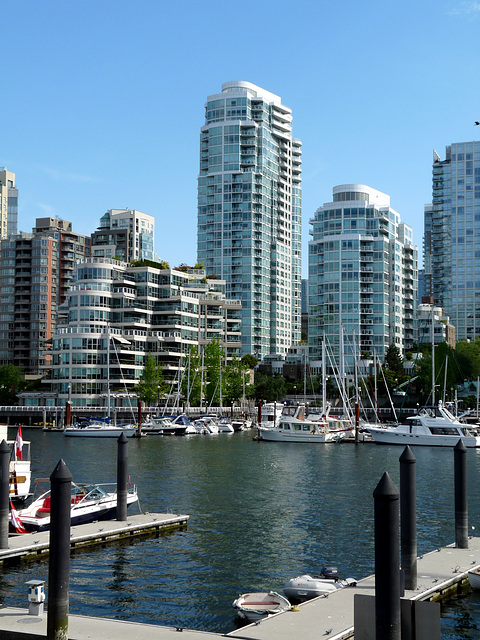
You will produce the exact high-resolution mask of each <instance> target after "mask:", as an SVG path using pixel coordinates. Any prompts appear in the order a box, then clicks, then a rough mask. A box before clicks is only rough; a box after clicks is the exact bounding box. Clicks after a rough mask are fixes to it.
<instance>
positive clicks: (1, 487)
mask: <svg viewBox="0 0 480 640" xmlns="http://www.w3.org/2000/svg"><path fill="white" fill-rule="evenodd" d="M9 501H10V447H9V446H8V444H7V443H6V441H5V440H2V442H1V444H0V549H8V506H9Z"/></svg>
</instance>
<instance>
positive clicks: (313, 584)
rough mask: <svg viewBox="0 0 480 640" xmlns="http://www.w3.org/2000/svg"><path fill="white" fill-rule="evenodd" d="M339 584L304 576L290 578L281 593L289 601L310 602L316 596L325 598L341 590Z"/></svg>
mask: <svg viewBox="0 0 480 640" xmlns="http://www.w3.org/2000/svg"><path fill="white" fill-rule="evenodd" d="M341 586H342V585H341V584H339V583H338V582H336V581H335V580H326V579H320V578H319V579H315V578H313V577H312V576H308V575H304V576H298V577H297V578H292V579H291V580H289V581H288V582H287V583H286V585H285V586H284V587H283V593H284V594H285V595H286V596H287V598H288V599H289V600H298V601H300V602H303V601H304V600H311V599H312V598H318V596H326V595H328V594H329V593H333V592H334V591H336V590H337V589H340V588H341Z"/></svg>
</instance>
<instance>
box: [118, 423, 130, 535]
mask: <svg viewBox="0 0 480 640" xmlns="http://www.w3.org/2000/svg"><path fill="white" fill-rule="evenodd" d="M117 442H118V448H117V520H119V521H120V522H123V521H125V520H126V519H127V482H128V440H127V437H126V435H125V434H124V433H122V434H121V436H120V437H119V438H118V440H117Z"/></svg>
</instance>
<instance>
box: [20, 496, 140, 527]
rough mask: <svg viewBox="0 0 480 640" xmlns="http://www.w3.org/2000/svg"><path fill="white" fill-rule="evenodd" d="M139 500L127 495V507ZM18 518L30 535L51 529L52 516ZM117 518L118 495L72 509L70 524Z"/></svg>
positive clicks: (22, 516)
mask: <svg viewBox="0 0 480 640" xmlns="http://www.w3.org/2000/svg"><path fill="white" fill-rule="evenodd" d="M137 500H138V496H137V494H136V492H135V493H133V492H132V493H130V494H128V495H127V506H128V505H130V504H133V503H134V502H136V501H137ZM18 516H19V518H20V520H21V523H22V525H23V527H24V529H26V530H27V531H28V532H29V533H34V532H36V531H48V530H49V529H50V514H49V513H48V515H45V516H44V517H35V516H28V515H25V514H24V513H22V511H19V512H18ZM116 517H117V497H116V495H114V496H111V497H109V498H106V499H104V500H103V501H102V502H100V503H97V504H91V505H85V506H84V507H82V506H79V507H75V506H73V507H72V510H71V517H70V524H71V525H78V524H88V523H89V522H96V521H98V520H113V519H114V518H116Z"/></svg>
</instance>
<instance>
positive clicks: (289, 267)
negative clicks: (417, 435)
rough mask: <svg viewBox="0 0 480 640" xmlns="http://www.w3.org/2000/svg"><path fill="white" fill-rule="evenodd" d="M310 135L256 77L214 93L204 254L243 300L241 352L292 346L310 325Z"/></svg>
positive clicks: (205, 158)
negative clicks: (304, 150)
mask: <svg viewBox="0 0 480 640" xmlns="http://www.w3.org/2000/svg"><path fill="white" fill-rule="evenodd" d="M300 175H301V142H300V141H299V140H295V139H294V138H293V137H292V112H291V109H289V108H288V107H286V106H285V105H283V104H282V101H281V98H280V97H279V96H277V95H275V94H273V93H271V92H269V91H266V90H265V89H262V88H261V87H258V86H256V85H254V84H252V83H250V82H242V81H235V82H226V83H224V84H223V85H222V91H221V93H217V94H214V95H211V96H208V98H207V103H206V105H205V124H204V126H203V127H202V129H201V134H200V173H199V179H198V236H197V238H198V245H197V260H198V262H199V263H203V265H204V266H205V269H206V271H207V274H210V275H213V274H215V275H216V276H218V277H219V278H222V279H223V280H225V282H226V285H227V290H226V295H227V298H232V299H237V300H241V301H242V352H243V353H244V354H246V353H251V354H252V355H255V356H256V357H257V358H259V359H262V358H263V357H264V356H265V355H267V354H270V353H280V354H285V353H286V352H287V351H288V349H289V348H290V347H291V346H292V345H295V344H298V342H299V341H300V335H301V334H300V331H301V210H302V201H301V198H302V194H301V185H300V183H301V177H300Z"/></svg>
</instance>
